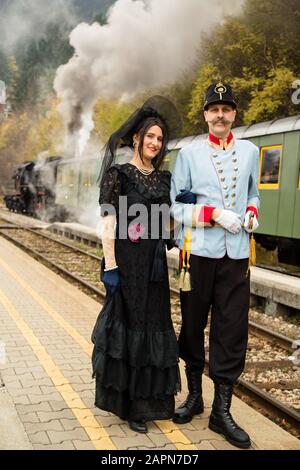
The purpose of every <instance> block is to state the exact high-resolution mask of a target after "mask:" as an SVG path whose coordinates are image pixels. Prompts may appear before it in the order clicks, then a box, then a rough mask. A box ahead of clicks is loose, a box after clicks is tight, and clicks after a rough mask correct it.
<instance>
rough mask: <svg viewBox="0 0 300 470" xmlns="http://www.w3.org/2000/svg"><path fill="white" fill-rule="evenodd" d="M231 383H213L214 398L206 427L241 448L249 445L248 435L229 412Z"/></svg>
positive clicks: (246, 447)
mask: <svg viewBox="0 0 300 470" xmlns="http://www.w3.org/2000/svg"><path fill="white" fill-rule="evenodd" d="M232 391H233V386H232V385H226V384H219V385H218V384H215V398H214V402H213V406H212V412H211V415H210V419H209V424H208V427H209V429H211V430H212V431H214V432H217V433H218V434H223V436H224V437H225V438H226V439H227V441H228V442H230V444H232V445H234V446H236V447H239V448H241V449H248V448H249V447H250V446H251V441H250V437H249V436H248V434H247V433H246V432H245V431H244V430H243V429H242V428H240V426H238V425H237V424H236V422H235V421H234V420H233V418H232V416H231V414H230V411H229V410H230V406H231V398H232Z"/></svg>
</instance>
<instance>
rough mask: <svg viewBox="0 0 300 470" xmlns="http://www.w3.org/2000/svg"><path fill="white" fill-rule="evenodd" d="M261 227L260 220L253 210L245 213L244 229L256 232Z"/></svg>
mask: <svg viewBox="0 0 300 470" xmlns="http://www.w3.org/2000/svg"><path fill="white" fill-rule="evenodd" d="M258 227H259V223H258V220H257V218H256V215H255V214H254V212H252V211H248V212H247V213H246V215H245V220H244V229H245V230H246V232H248V233H252V232H254V230H256V229H257V228H258Z"/></svg>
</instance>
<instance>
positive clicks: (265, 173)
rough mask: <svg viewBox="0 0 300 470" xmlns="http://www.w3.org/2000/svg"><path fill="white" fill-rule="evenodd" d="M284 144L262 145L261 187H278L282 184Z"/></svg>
mask: <svg viewBox="0 0 300 470" xmlns="http://www.w3.org/2000/svg"><path fill="white" fill-rule="evenodd" d="M281 157H282V145H273V146H271V147H261V150H260V181H259V188H262V189H278V188H279V184H280V169H281Z"/></svg>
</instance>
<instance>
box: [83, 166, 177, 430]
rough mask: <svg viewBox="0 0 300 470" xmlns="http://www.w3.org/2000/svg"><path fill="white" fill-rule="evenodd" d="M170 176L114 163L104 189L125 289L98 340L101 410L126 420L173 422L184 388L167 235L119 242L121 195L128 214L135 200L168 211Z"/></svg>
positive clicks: (106, 312) (110, 303) (112, 302)
mask: <svg viewBox="0 0 300 470" xmlns="http://www.w3.org/2000/svg"><path fill="white" fill-rule="evenodd" d="M170 176H171V175H170V173H169V172H164V171H161V172H160V171H154V172H153V173H152V174H151V175H148V176H145V175H143V174H142V173H141V172H140V171H139V170H138V169H137V168H136V167H135V166H133V165H131V164H129V163H127V164H125V165H114V166H113V167H112V168H111V169H110V170H109V172H108V173H107V176H106V178H105V181H104V182H103V185H102V187H101V189H100V201H99V202H100V204H101V207H103V205H104V204H112V205H113V206H114V207H115V208H116V209H117V235H116V242H115V253H116V261H117V264H118V266H119V270H120V278H121V288H120V292H119V294H116V295H115V296H114V297H113V299H112V298H110V299H108V298H107V299H106V305H105V306H104V309H103V311H102V314H101V313H100V315H99V317H98V320H97V323H96V325H95V328H94V332H93V335H92V339H93V342H94V351H93V372H94V376H95V377H96V400H95V405H96V406H97V407H99V408H101V409H102V410H106V411H110V412H112V413H114V414H116V415H118V416H119V417H120V418H121V419H124V420H146V421H148V420H155V419H169V418H171V417H172V415H173V413H174V395H175V394H176V393H177V391H179V390H180V376H179V369H178V349H177V341H176V337H175V333H174V329H173V324H172V320H171V311H170V292H169V280H168V268H167V260H166V253H165V243H164V241H163V240H162V237H161V236H160V238H158V239H143V238H142V239H140V240H139V241H138V242H133V241H131V240H130V239H129V237H127V239H120V230H119V221H120V215H118V212H119V211H118V209H119V207H118V203H119V196H120V195H122V196H127V204H128V209H129V208H130V207H131V206H132V205H133V204H136V203H142V204H144V205H145V206H146V207H147V208H148V209H150V208H151V205H152V204H160V205H161V204H168V205H169V206H170V199H169V192H170ZM102 215H104V214H103V213H102ZM133 218H136V215H135V216H134V217H133ZM149 222H151V215H149ZM127 223H128V225H130V223H131V218H130V217H127ZM149 227H151V224H149Z"/></svg>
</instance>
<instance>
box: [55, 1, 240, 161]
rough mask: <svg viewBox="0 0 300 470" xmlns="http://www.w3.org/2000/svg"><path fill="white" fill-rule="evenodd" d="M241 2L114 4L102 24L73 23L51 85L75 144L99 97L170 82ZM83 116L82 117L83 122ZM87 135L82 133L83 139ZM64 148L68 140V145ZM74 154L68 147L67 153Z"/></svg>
mask: <svg viewBox="0 0 300 470" xmlns="http://www.w3.org/2000/svg"><path fill="white" fill-rule="evenodd" d="M242 3H243V1H242V0H210V2H207V1H206V0H188V1H183V0H136V1H135V0H118V2H116V3H115V4H114V5H113V7H112V8H111V10H110V13H109V16H108V23H107V24H106V25H103V26H101V25H100V24H98V23H94V24H92V25H88V24H86V23H81V24H79V25H78V26H77V27H76V28H75V29H74V30H73V31H72V32H71V34H70V44H71V45H72V46H73V47H74V49H75V54H74V56H73V57H72V58H71V60H70V61H69V62H68V63H67V64H66V65H63V66H61V67H59V69H58V71H57V75H56V79H55V82H54V87H55V90H56V92H57V94H58V96H59V97H60V99H61V105H60V111H61V112H62V115H63V117H64V120H65V122H66V124H67V126H68V128H69V132H70V134H71V135H72V136H73V144H72V145H71V147H74V145H75V144H74V138H75V142H76V139H77V138H78V135H77V134H78V133H79V131H80V129H81V128H82V127H84V121H86V122H88V123H89V129H91V116H92V110H93V106H94V104H95V102H96V101H97V99H98V98H99V97H104V98H114V99H120V100H129V99H131V98H133V97H134V96H135V95H136V94H137V93H139V92H144V91H146V90H149V89H154V88H159V87H161V86H167V85H170V84H172V83H175V82H176V81H177V80H178V79H180V77H181V75H182V74H183V73H184V72H187V71H188V70H189V69H190V68H191V67H192V66H193V64H194V61H195V59H196V58H197V50H198V48H199V44H200V38H201V34H202V33H203V32H204V31H207V30H208V29H209V28H210V27H211V26H212V24H214V23H217V22H219V21H221V20H222V18H223V17H224V15H225V14H227V13H229V12H234V13H236V12H237V9H238V8H239V7H240V6H241V5H242ZM83 116H84V118H83ZM88 135H89V132H86V133H85V139H87V138H88ZM69 143H70V141H69ZM69 151H70V153H71V154H72V153H73V155H74V153H76V151H75V150H74V148H71V149H69Z"/></svg>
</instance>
